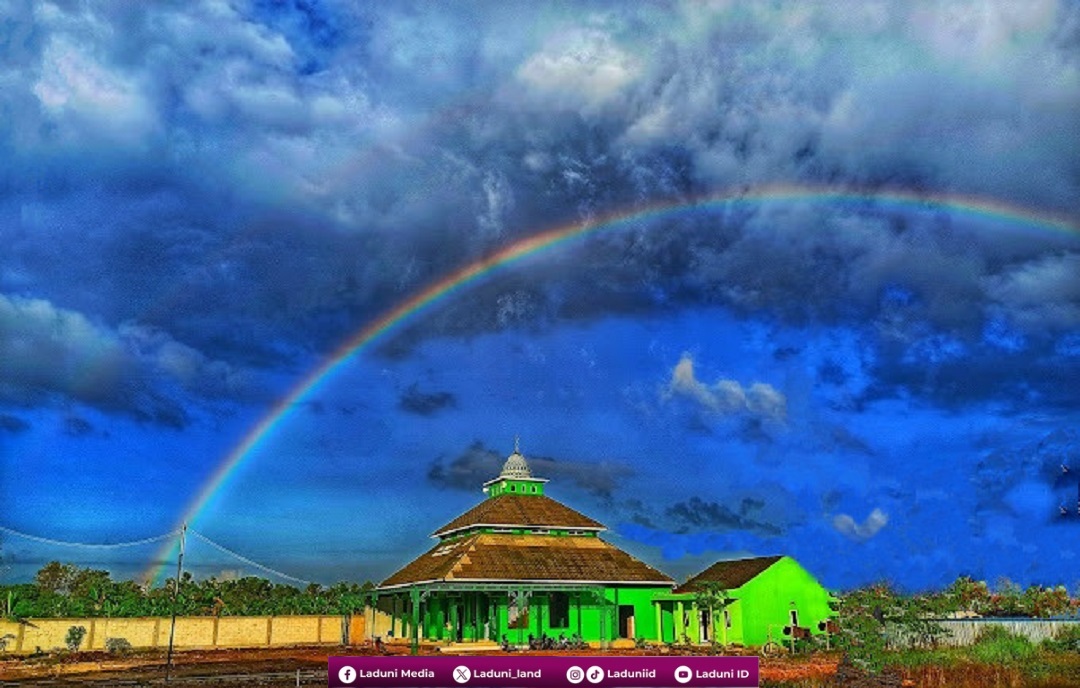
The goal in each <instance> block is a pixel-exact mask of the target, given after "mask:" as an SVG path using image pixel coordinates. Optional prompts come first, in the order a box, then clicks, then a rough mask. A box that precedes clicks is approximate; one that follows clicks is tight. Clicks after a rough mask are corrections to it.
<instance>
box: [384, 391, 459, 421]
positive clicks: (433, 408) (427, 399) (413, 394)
mask: <svg viewBox="0 0 1080 688" xmlns="http://www.w3.org/2000/svg"><path fill="white" fill-rule="evenodd" d="M455 404H457V399H456V397H455V396H454V395H453V394H451V393H450V392H422V391H420V388H419V387H418V386H417V385H416V384H412V385H409V387H408V389H406V390H405V391H404V392H403V393H402V395H401V398H399V399H398V408H400V409H402V410H404V411H408V412H409V413H415V414H417V415H420V416H430V415H432V414H434V413H438V412H439V411H441V410H443V409H444V408H447V407H449V406H454V405H455Z"/></svg>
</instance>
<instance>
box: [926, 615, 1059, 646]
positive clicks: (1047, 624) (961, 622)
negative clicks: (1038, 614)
mask: <svg viewBox="0 0 1080 688" xmlns="http://www.w3.org/2000/svg"><path fill="white" fill-rule="evenodd" d="M938 623H939V624H941V627H942V628H944V629H945V631H946V632H947V635H946V636H945V637H944V638H942V641H941V642H942V644H944V645H955V646H961V645H974V644H975V641H976V640H977V639H978V637H979V634H980V633H982V632H983V631H984V630H986V629H987V628H989V627H990V626H1001V627H1002V628H1004V629H1005V630H1007V631H1009V632H1010V633H1015V634H1017V635H1022V636H1025V637H1026V638H1028V639H1029V640H1030V641H1031V642H1033V643H1039V642H1042V641H1043V640H1049V639H1051V638H1054V637H1056V636H1057V635H1058V634H1059V633H1061V632H1062V631H1064V630H1065V629H1067V628H1080V619H1026V618H1018V619H1009V618H1002V619H943V620H940V621H938Z"/></svg>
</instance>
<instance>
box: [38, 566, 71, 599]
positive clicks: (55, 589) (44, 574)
mask: <svg viewBox="0 0 1080 688" xmlns="http://www.w3.org/2000/svg"><path fill="white" fill-rule="evenodd" d="M75 574H76V567H75V566H74V565H72V564H61V563H60V562H58V561H50V562H49V563H48V564H45V565H44V566H42V567H41V569H40V570H38V572H37V574H35V575H34V585H36V586H37V587H38V588H40V589H41V590H42V591H43V592H51V593H54V594H57V595H67V594H69V593H70V592H71V584H72V582H74V580H75Z"/></svg>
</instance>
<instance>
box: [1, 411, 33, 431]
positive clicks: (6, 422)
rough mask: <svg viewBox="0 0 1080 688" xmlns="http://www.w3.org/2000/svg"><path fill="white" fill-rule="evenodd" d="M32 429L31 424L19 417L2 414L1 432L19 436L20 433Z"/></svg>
mask: <svg viewBox="0 0 1080 688" xmlns="http://www.w3.org/2000/svg"><path fill="white" fill-rule="evenodd" d="M29 429H30V424H29V423H27V422H26V421H25V420H23V419H22V418H19V417H17V416H9V415H7V414H6V413H0V430H3V431H4V432H10V433H12V434H18V433H20V432H26V431H27V430H29Z"/></svg>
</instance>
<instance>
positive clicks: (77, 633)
mask: <svg viewBox="0 0 1080 688" xmlns="http://www.w3.org/2000/svg"><path fill="white" fill-rule="evenodd" d="M85 637H86V626H72V627H71V628H69V629H68V632H67V635H66V636H64V644H65V645H67V648H68V649H69V650H71V651H72V652H78V651H79V646H80V645H82V641H83V638H85Z"/></svg>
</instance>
